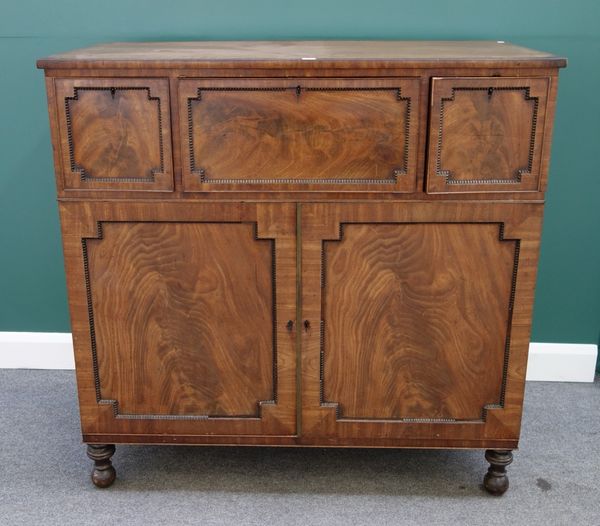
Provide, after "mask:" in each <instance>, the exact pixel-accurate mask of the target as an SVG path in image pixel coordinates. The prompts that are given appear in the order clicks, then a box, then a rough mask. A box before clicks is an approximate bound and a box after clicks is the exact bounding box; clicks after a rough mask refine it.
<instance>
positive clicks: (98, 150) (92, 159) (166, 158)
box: [56, 79, 173, 190]
mask: <svg viewBox="0 0 600 526" xmlns="http://www.w3.org/2000/svg"><path fill="white" fill-rule="evenodd" d="M56 83H57V92H58V101H59V115H60V117H59V120H60V126H61V141H62V142H61V147H62V158H63V172H64V175H63V182H64V186H65V188H78V189H81V188H86V189H94V188H98V189H111V190H120V189H135V190H170V189H172V188H173V178H172V167H171V166H172V160H171V144H170V143H171V136H170V129H171V126H170V116H169V115H170V113H169V98H168V84H167V82H166V81H164V80H152V79H147V80H141V81H140V80H136V81H131V80H123V79H102V80H95V81H91V82H90V81H86V80H83V79H81V80H76V81H72V80H66V79H60V80H57V81H56Z"/></svg>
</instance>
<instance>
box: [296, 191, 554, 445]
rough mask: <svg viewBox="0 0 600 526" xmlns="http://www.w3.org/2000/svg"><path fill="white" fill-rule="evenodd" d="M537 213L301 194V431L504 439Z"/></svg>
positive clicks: (321, 436) (511, 420) (307, 440)
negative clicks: (307, 199) (321, 199)
mask: <svg viewBox="0 0 600 526" xmlns="http://www.w3.org/2000/svg"><path fill="white" fill-rule="evenodd" d="M541 212H542V205H535V204H516V203H495V204H494V205H493V206H490V205H489V204H487V203H452V202H448V203H435V204H432V203H406V202H405V203H377V204H371V203H360V204H358V203H336V204H333V203H320V204H311V205H308V204H305V205H302V269H301V271H302V319H303V320H307V321H308V322H309V323H308V326H309V328H308V330H304V331H303V332H302V400H303V404H302V426H303V427H302V429H303V432H302V437H301V438H300V440H301V442H302V443H304V444H316V443H321V444H327V445H334V444H346V445H349V444H360V443H361V440H368V443H369V444H371V445H374V446H375V445H382V446H383V445H390V444H398V445H399V446H404V447H408V446H409V445H411V444H413V445H414V444H415V443H420V444H423V445H427V444H430V443H431V444H440V443H441V442H439V441H440V440H443V441H444V442H443V443H448V444H454V445H456V444H458V443H463V444H465V445H472V444H473V443H474V442H477V441H482V442H480V443H485V441H486V440H488V439H489V440H504V441H506V444H507V445H506V446H503V447H506V448H510V447H511V446H509V445H508V443H509V442H510V441H515V440H518V436H519V427H520V419H521V411H522V400H523V388H524V379H525V367H526V363H527V350H528V345H529V331H530V327H531V309H532V305H533V288H534V284H535V271H536V265H537V256H538V249H539V237H538V235H539V227H540V224H541ZM500 224H503V225H504V226H503V239H504V241H501V240H500ZM341 225H344V226H343V232H344V237H343V239H342V240H341V241H340V226H341ZM517 242H518V246H519V250H518V254H517V253H516V243H517ZM324 247H325V252H326V254H325V258H323V248H324ZM517 256H518V259H517V260H516V261H515V258H516V257H517ZM515 265H518V266H517V272H516V275H515V276H513V272H514V270H515ZM323 268H325V271H326V272H325V276H324V278H325V279H324V280H323V274H322V271H323ZM513 283H514V290H513ZM511 299H512V309H510V305H511ZM321 319H322V320H323V329H324V331H322V330H320V327H319V321H320V320H321ZM322 351H323V352H322ZM503 384H504V386H505V388H504V390H503V387H502V386H503ZM458 393H460V394H458ZM455 395H456V396H455ZM486 404H489V405H487V410H486V411H485V412H483V408H484V406H486ZM363 443H364V442H363ZM498 449H501V448H498Z"/></svg>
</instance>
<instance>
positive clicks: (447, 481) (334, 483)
mask: <svg viewBox="0 0 600 526" xmlns="http://www.w3.org/2000/svg"><path fill="white" fill-rule="evenodd" d="M75 393H76V388H75V378H74V373H73V372H72V371H11V370H0V524H2V525H6V526H9V525H10V526H12V525H16V524H27V525H29V524H32V525H41V524H49V525H53V524H56V525H70V524H73V525H78V526H79V525H86V524H103V525H105V524H111V525H117V524H126V525H134V524H144V525H154V524H157V525H158V524H161V525H162V524H164V525H175V524H201V525H212V524H236V525H237V524H240V525H242V524H243V525H245V524H260V525H275V524H286V525H295V524H301V525H318V524H339V525H350V524H365V525H386V524H410V525H412V524H426V525H429V526H433V525H438V524H439V525H445V524H449V525H453V526H462V525H495V524H502V525H503V526H505V525H515V524H524V525H537V524H540V525H541V524H543V525H545V526H546V525H565V526H566V525H568V526H572V525H576V526H581V525H599V524H600V490H599V485H600V413H599V410H600V383H599V382H598V381H596V383H595V384H550V383H530V384H529V385H528V386H527V393H526V404H525V417H524V422H523V434H522V441H521V449H520V451H518V452H516V453H515V461H514V463H513V465H512V466H511V467H510V484H511V488H510V489H509V491H508V493H507V494H506V495H505V496H504V497H501V498H498V497H491V496H489V495H487V494H486V493H484V492H483V490H482V489H481V486H480V484H481V478H482V475H483V473H484V472H485V470H486V468H487V464H486V462H485V461H484V459H483V453H482V452H481V451H435V450H432V451H410V450H359V449H338V450H335V449H330V450H325V449H287V448H285V449H283V448H281V449H276V448H228V447H227V448H217V447H196V448H194V447H181V446H179V447H176V446H173V447H156V446H154V447H150V446H121V447H117V453H116V455H115V457H114V463H115V466H116V469H117V473H118V475H117V477H118V478H117V481H116V482H115V484H114V485H113V486H112V487H111V488H110V489H107V490H98V489H95V488H94V487H93V486H92V484H91V482H90V481H89V478H88V477H89V471H90V464H91V463H90V461H89V460H88V459H87V457H86V456H85V453H84V447H83V445H82V444H81V443H80V439H79V419H78V412H77V401H76V394H75Z"/></svg>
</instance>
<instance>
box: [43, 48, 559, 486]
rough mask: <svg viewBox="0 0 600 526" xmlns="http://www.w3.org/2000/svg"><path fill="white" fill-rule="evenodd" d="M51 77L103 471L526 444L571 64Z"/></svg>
mask: <svg viewBox="0 0 600 526" xmlns="http://www.w3.org/2000/svg"><path fill="white" fill-rule="evenodd" d="M303 58H314V59H315V60H302V59H303ZM38 65H39V66H42V67H45V68H46V72H45V73H46V88H47V93H48V109H49V116H50V126H51V133H52V139H53V147H54V153H55V170H56V178H57V189H58V196H59V200H60V204H59V208H60V213H61V225H62V234H63V244H64V253H65V266H66V270H67V283H68V289H69V307H70V312H71V319H72V332H73V340H74V348H75V359H76V368H77V371H76V372H77V380H78V392H79V401H80V410H81V425H82V432H83V437H84V441H86V442H88V443H91V444H96V445H98V448H97V449H96V450H94V451H96V453H97V454H96V457H97V459H98V460H99V461H100V462H102V464H101V467H105V466H109V465H110V463H109V454H112V451H113V450H112V446H111V445H112V444H115V443H157V444H247V445H296V446H307V447H313V446H319V447H322V446H325V447H340V446H342V447H436V448H437V447H453V448H459V447H470V448H487V449H491V450H495V451H496V452H506V451H508V450H511V449H514V448H516V447H517V446H518V440H519V431H520V422H521V412H522V403H523V391H524V383H525V370H526V364H527V351H528V344H529V334H530V328H531V310H532V306H533V292H534V284H535V275H536V270H537V258H538V249H539V242H540V231H541V217H542V211H543V200H544V192H545V189H546V181H547V175H548V166H549V160H550V146H551V144H550V141H551V131H552V121H553V118H554V110H555V104H556V96H557V78H558V68H559V67H563V66H564V65H565V60H564V59H562V58H560V57H556V56H553V55H550V54H547V53H543V52H536V51H532V50H527V49H525V48H520V47H518V46H512V45H507V44H498V43H496V42H468V43H467V42H454V43H447V42H360V41H356V42H280V43H266V42H255V43H245V42H212V43H207V42H201V43H158V44H156V43H155V44H148V43H146V44H144V43H125V44H112V45H104V44H103V45H100V46H96V47H94V48H90V49H87V50H79V51H75V52H71V53H66V54H60V55H57V56H54V57H50V58H49V59H44V60H41V61H40V62H39V63H38ZM298 86H300V90H299V94H298V92H297V90H296V88H297V87H298ZM111 88H114V90H111ZM490 88H492V90H491V93H490V92H489V89H490ZM398 89H400V91H399V92H398ZM188 103H189V104H188ZM158 107H160V113H157V112H158ZM188 110H189V112H188ZM67 113H68V114H69V115H68V118H67ZM190 120H191V121H192V127H191V134H190V126H189V123H190ZM171 130H173V133H171ZM440 132H441V135H440ZM161 144H162V145H161ZM190 146H191V148H190ZM438 154H439V155H438ZM202 169H203V170H204V172H201V170H202ZM395 170H398V172H397V173H394V171H395ZM438 172H439V174H438ZM140 190H142V191H140ZM465 193H468V195H465ZM98 225H100V228H101V232H99V231H98ZM501 231H502V232H503V234H502V235H503V239H501ZM342 233H343V236H342V237H341V238H340V236H341V235H342ZM271 400H272V401H271ZM261 402H262V403H261ZM484 408H486V409H485V410H484ZM94 460H96V459H94ZM497 460H498V459H495V460H494V462H496V461H497ZM496 463H498V462H496ZM494 469H495V470H496V471H498V469H496V468H494ZM498 472H499V471H498ZM97 478H98V477H97ZM110 478H111V477H106V480H107V481H108V480H109V479H110ZM488 478H489V477H488ZM488 485H489V484H488Z"/></svg>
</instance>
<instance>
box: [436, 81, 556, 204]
mask: <svg viewBox="0 0 600 526" xmlns="http://www.w3.org/2000/svg"><path fill="white" fill-rule="evenodd" d="M548 85H549V79H547V78H510V77H504V78H499V77H478V78H465V77H463V78H433V79H432V84H431V108H430V123H429V155H428V159H429V161H428V169H427V192H429V193H450V192H461V193H467V192H519V191H537V190H540V182H541V177H540V173H541V171H542V156H543V152H542V145H543V139H544V124H545V117H546V102H547V98H548Z"/></svg>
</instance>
